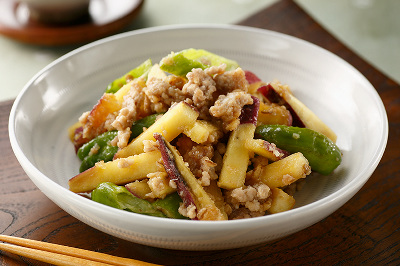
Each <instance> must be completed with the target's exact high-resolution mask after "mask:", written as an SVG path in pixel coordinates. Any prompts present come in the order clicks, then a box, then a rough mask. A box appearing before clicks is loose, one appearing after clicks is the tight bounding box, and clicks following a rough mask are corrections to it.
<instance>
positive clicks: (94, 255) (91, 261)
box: [0, 235, 156, 266]
mask: <svg viewBox="0 0 400 266" xmlns="http://www.w3.org/2000/svg"><path fill="white" fill-rule="evenodd" d="M0 241H2V242H5V243H9V244H4V243H0V250H3V251H6V252H9V253H13V254H16V255H20V256H23V257H26V258H30V259H35V260H38V261H42V262H46V263H50V264H54V265H140V266H142V265H143V266H147V265H156V264H152V263H147V262H143V261H139V260H134V259H127V258H122V257H116V256H112V255H108V254H104V253H100V252H94V251H89V250H84V249H79V248H73V247H68V246H63V245H58V244H52V243H47V242H41V241H37V240H31V239H25V238H19V237H14V236H6V235H0Z"/></svg>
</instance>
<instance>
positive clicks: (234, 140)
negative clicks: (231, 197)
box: [218, 123, 255, 190]
mask: <svg viewBox="0 0 400 266" xmlns="http://www.w3.org/2000/svg"><path fill="white" fill-rule="evenodd" d="M254 131H255V125H253V124H250V123H247V124H240V125H239V126H238V127H237V128H236V129H235V130H234V131H232V133H231V135H230V136H229V140H228V145H227V149H226V153H225V154H224V158H223V164H222V169H221V174H220V176H219V181H218V186H219V187H220V188H224V189H229V190H231V189H235V188H239V187H242V186H243V185H244V182H245V179H246V171H247V167H248V165H249V159H250V155H249V151H248V149H247V147H246V142H247V141H249V140H251V139H253V137H254Z"/></svg>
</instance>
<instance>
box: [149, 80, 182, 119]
mask: <svg viewBox="0 0 400 266" xmlns="http://www.w3.org/2000/svg"><path fill="white" fill-rule="evenodd" d="M178 79H181V78H180V77H176V76H167V77H166V78H165V79H161V78H156V77H152V78H151V79H149V80H148V81H147V88H146V89H145V93H146V96H147V97H148V98H149V100H150V102H151V103H152V105H153V111H154V112H155V113H162V112H166V111H167V110H168V108H169V107H170V106H171V105H172V104H173V103H175V102H181V101H183V100H185V98H186V97H185V95H184V93H183V92H182V88H180V86H182V85H183V81H181V80H178ZM177 86H178V87H177Z"/></svg>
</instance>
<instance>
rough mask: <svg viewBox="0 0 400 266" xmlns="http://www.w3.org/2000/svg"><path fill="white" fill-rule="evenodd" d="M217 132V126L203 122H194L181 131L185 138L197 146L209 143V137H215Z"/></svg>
mask: <svg viewBox="0 0 400 266" xmlns="http://www.w3.org/2000/svg"><path fill="white" fill-rule="evenodd" d="M218 132H219V129H218V127H217V126H215V125H214V124H212V123H210V122H208V121H205V120H196V122H195V123H194V124H193V125H192V126H190V127H187V128H185V130H184V131H183V133H184V134H185V135H186V136H188V137H189V138H190V139H191V140H192V141H194V142H196V143H198V144H201V143H205V142H207V141H209V140H210V137H211V136H213V135H215V136H217V135H218Z"/></svg>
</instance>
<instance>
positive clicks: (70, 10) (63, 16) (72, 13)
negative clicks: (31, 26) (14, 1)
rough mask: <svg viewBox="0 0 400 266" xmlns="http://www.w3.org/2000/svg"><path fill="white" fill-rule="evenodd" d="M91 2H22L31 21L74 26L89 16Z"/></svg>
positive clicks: (39, 0) (76, 0)
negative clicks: (27, 10)
mask: <svg viewBox="0 0 400 266" xmlns="http://www.w3.org/2000/svg"><path fill="white" fill-rule="evenodd" d="M89 2H90V0H20V3H24V4H26V6H27V7H28V9H29V15H30V19H32V20H34V21H38V22H41V23H45V24H73V23H77V22H79V21H81V20H83V19H85V18H87V17H88V15H89Z"/></svg>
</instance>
